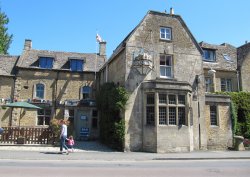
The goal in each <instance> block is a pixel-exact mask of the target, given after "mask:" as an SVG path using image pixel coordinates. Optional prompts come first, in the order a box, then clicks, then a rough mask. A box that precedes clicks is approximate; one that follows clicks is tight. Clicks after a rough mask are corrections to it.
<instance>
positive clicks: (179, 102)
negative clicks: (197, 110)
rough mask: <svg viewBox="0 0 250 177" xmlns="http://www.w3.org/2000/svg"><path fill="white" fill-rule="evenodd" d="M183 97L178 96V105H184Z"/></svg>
mask: <svg viewBox="0 0 250 177" xmlns="http://www.w3.org/2000/svg"><path fill="white" fill-rule="evenodd" d="M185 103H186V102H185V95H178V104H183V105H185Z"/></svg>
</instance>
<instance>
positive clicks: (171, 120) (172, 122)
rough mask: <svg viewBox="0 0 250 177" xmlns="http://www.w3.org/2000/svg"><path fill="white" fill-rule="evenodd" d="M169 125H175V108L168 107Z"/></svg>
mask: <svg viewBox="0 0 250 177" xmlns="http://www.w3.org/2000/svg"><path fill="white" fill-rule="evenodd" d="M168 116H169V125H176V108H175V107H169V115H168Z"/></svg>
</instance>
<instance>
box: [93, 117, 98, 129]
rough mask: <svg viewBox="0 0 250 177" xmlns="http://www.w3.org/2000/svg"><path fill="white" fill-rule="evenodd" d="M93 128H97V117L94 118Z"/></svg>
mask: <svg viewBox="0 0 250 177" xmlns="http://www.w3.org/2000/svg"><path fill="white" fill-rule="evenodd" d="M92 128H97V118H92Z"/></svg>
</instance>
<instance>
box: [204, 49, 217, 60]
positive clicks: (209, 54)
mask: <svg viewBox="0 0 250 177" xmlns="http://www.w3.org/2000/svg"><path fill="white" fill-rule="evenodd" d="M203 57H204V60H205V61H215V51H214V50H209V49H203Z"/></svg>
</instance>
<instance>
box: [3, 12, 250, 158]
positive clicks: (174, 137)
mask: <svg viewBox="0 0 250 177" xmlns="http://www.w3.org/2000/svg"><path fill="white" fill-rule="evenodd" d="M99 45H100V46H99V54H95V53H92V54H86V53H73V52H59V51H47V50H36V49H33V48H32V41H31V40H26V41H25V45H24V50H23V53H22V54H21V56H18V57H12V56H0V67H1V69H0V81H1V82H0V98H1V100H0V102H1V101H2V102H1V104H6V102H8V101H13V100H14V101H28V102H30V103H33V104H35V105H37V106H40V107H42V109H41V110H38V111H26V112H25V114H24V115H23V117H22V119H21V122H20V123H21V126H36V127H40V126H41V127H46V126H48V124H49V121H50V120H51V119H53V118H56V119H60V118H68V119H69V121H70V122H71V124H70V127H69V129H70V130H71V132H74V135H75V137H76V138H77V139H80V138H81V137H82V136H83V135H84V134H86V133H88V134H89V135H90V138H93V139H94V138H98V134H99V129H98V119H100V117H99V116H98V110H97V108H96V107H95V95H96V91H97V90H98V88H99V85H101V84H103V83H105V82H114V83H116V84H119V85H121V86H124V87H125V89H126V90H127V91H128V92H129V94H130V97H129V100H128V103H127V105H126V110H125V111H124V112H123V113H122V117H123V118H124V119H125V122H126V131H125V132H126V134H125V142H124V144H125V150H126V151H149V152H160V153H161V152H163V153H164V152H185V151H193V150H199V149H227V148H228V147H229V146H231V145H232V129H231V117H230V115H231V112H230V103H231V99H230V97H229V96H225V95H219V94H214V92H224V91H226V92H231V91H239V90H240V86H241V87H242V89H243V90H245V91H249V85H247V84H248V83H249V82H248V81H249V79H248V75H247V73H249V48H250V47H249V43H248V44H246V45H243V46H241V47H239V48H238V54H237V49H236V48H235V47H234V46H232V45H230V44H226V43H224V44H221V45H212V44H208V43H205V42H201V43H198V42H197V41H196V39H195V38H194V36H193V35H192V33H191V31H190V30H189V28H188V27H187V25H186V24H185V22H184V20H183V19H182V17H181V16H179V15H175V14H174V13H173V10H171V11H170V14H167V13H162V12H156V11H148V13H147V14H146V15H145V17H144V18H143V19H142V20H141V22H140V23H139V24H138V25H137V26H136V27H135V28H134V29H133V30H132V31H131V32H130V33H129V34H128V35H127V37H126V38H125V39H124V40H123V41H122V42H121V43H120V44H119V45H118V47H117V48H116V49H115V50H114V52H113V54H112V56H111V57H110V59H109V60H107V61H106V53H105V50H106V42H100V43H99ZM237 56H238V59H239V60H238V66H237ZM105 61H106V62H105ZM5 65H6V66H7V67H6V68H7V69H6V68H5V67H4V66H5ZM237 68H238V69H237ZM237 71H239V72H237ZM240 78H241V79H240ZM0 111H1V112H0V116H1V124H0V125H1V126H16V125H17V123H18V121H19V120H18V119H19V118H18V116H19V115H18V112H19V110H18V109H11V108H6V109H1V110H0Z"/></svg>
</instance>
